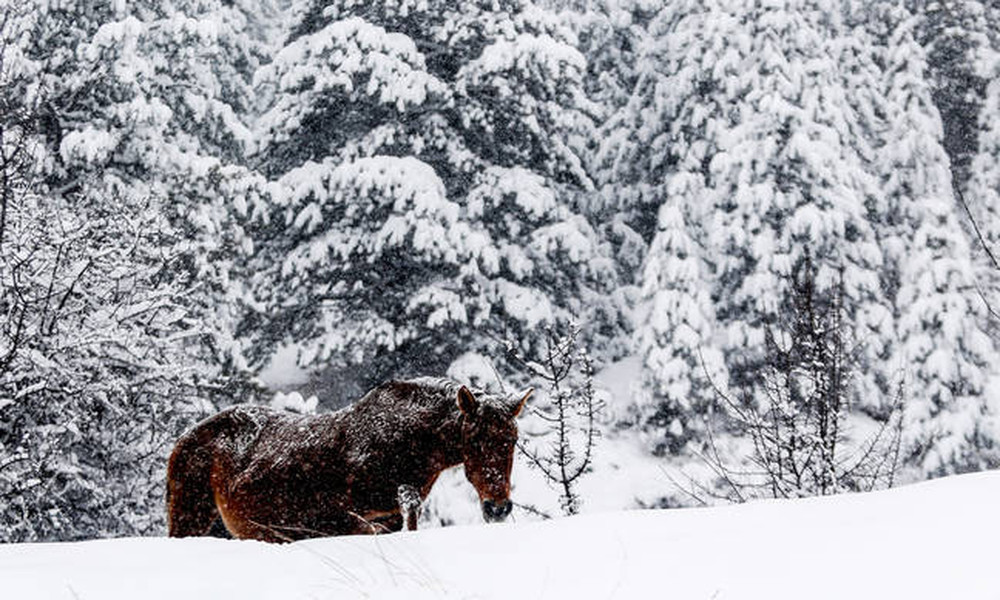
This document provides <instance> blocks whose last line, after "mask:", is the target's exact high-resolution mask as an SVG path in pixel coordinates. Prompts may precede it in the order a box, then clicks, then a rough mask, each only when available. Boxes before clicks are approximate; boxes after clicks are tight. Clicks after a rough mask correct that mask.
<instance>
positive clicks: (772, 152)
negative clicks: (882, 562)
mask: <svg viewBox="0 0 1000 600" xmlns="http://www.w3.org/2000/svg"><path fill="white" fill-rule="evenodd" d="M0 202H2V204H0V541H37V540H66V539H80V538H88V537H100V536H119V535H155V534H161V533H162V532H163V519H164V517H163V493H164V492H163V477H164V468H165V461H166V456H167V454H168V453H169V451H170V447H171V444H172V443H173V441H174V440H175V439H176V438H177V436H178V435H179V434H180V433H181V432H183V431H184V430H185V429H186V428H187V427H189V426H190V425H191V424H193V423H194V422H196V421H198V420H199V419H201V418H203V417H204V416H206V415H208V414H210V413H211V412H213V411H215V410H217V409H219V408H221V407H224V406H228V405H230V404H234V403H240V402H269V401H271V399H272V397H273V396H274V393H275V392H276V391H278V390H275V389H270V388H269V387H268V386H269V384H268V381H267V380H266V378H265V379H262V378H261V377H260V374H261V372H262V371H263V370H264V369H266V368H268V367H269V366H270V367H271V368H273V367H274V364H275V361H274V358H275V356H278V355H281V356H285V357H287V356H292V357H293V358H294V362H295V365H294V367H295V368H296V369H297V370H299V371H300V372H302V373H306V374H307V376H308V378H309V381H307V382H305V383H304V385H303V389H307V390H309V392H308V393H315V394H316V396H317V397H318V399H319V405H320V410H331V409H334V408H337V407H339V406H343V405H344V404H346V403H348V402H350V401H352V400H354V399H356V398H358V397H360V396H361V394H363V393H364V391H365V390H367V389H369V388H370V387H371V386H373V385H374V384H377V383H378V382H381V381H384V380H386V379H391V378H402V377H410V376H417V375H435V376H439V375H446V374H447V375H450V376H452V377H455V378H458V379H461V380H463V381H467V382H469V383H472V384H475V385H479V386H485V387H489V386H494V385H497V384H498V382H502V381H507V382H511V383H512V384H525V383H527V382H529V380H533V381H536V382H537V375H538V373H539V372H540V371H539V370H541V372H544V367H545V360H546V358H548V359H549V362H550V363H551V362H552V358H553V357H552V352H553V347H556V348H557V349H561V351H567V350H566V347H565V345H563V346H560V345H559V344H560V340H567V339H568V340H570V342H572V352H575V353H578V355H579V356H580V357H584V358H585V360H584V363H585V368H584V369H582V371H581V373H582V374H580V375H578V379H580V381H582V383H580V385H581V386H582V387H583V388H588V387H589V386H590V382H589V377H590V374H589V373H590V371H591V370H593V371H597V372H600V371H601V370H602V369H607V368H610V367H612V366H613V365H616V364H622V363H623V362H627V361H633V362H635V363H636V364H637V365H638V368H637V369H636V370H635V373H636V375H635V378H634V381H631V382H630V385H629V386H628V390H629V391H628V393H627V394H626V395H627V397H621V396H622V394H620V393H619V394H618V396H617V397H615V398H614V399H613V402H614V403H615V404H616V406H617V407H618V410H615V411H611V412H609V413H607V414H606V415H605V417H604V418H603V419H600V423H599V426H600V428H602V429H603V433H604V435H612V434H613V435H618V436H634V437H635V439H637V440H641V444H642V445H643V447H644V448H645V451H646V452H647V453H648V455H649V456H650V457H654V458H655V459H656V460H663V461H674V462H675V463H677V462H680V463H683V462H685V461H701V462H707V463H708V464H709V465H710V466H711V467H712V471H713V473H714V475H715V482H714V483H712V482H709V483H703V484H699V485H701V486H703V487H702V488H701V489H702V490H703V491H706V492H708V491H711V489H718V490H721V491H720V492H719V493H720V494H721V495H724V496H727V497H729V498H730V499H737V500H739V499H745V498H746V497H749V496H755V495H758V494H757V493H756V492H760V493H762V494H763V495H780V496H794V495H806V494H819V493H833V492H838V491H850V490H858V489H872V488H874V487H884V486H887V485H893V484H894V483H895V482H897V481H904V480H907V481H912V480H917V479H922V478H928V477H937V476H942V475H947V474H952V473H958V472H965V471H972V470H980V469H988V468H996V467H998V466H1000V314H998V313H1000V263H998V261H997V258H996V257H997V256H998V255H1000V218H998V215H997V214H996V212H997V211H1000V2H997V1H996V0H955V1H943V2H942V1H930V0H909V1H907V2H900V1H898V0H872V1H867V2H865V1H856V0H840V1H838V2H820V1H818V0H698V1H692V0H448V1H444V0H371V1H365V2H358V1H355V0H263V1H261V0H258V1H255V2H250V1H248V0H135V1H131V2H126V1H124V0H100V1H97V0H28V1H25V2H3V6H0ZM577 332H578V335H577ZM567 336H568V337H567ZM553 340H556V341H555V342H554V341H553ZM574 356H576V355H574ZM484 365H488V367H486V368H484ZM525 366H527V367H529V368H525ZM549 366H552V365H551V364H550V365H549ZM550 372H551V371H550ZM533 377H534V379H533ZM584 380H586V381H584ZM281 391H283V392H287V391H289V390H288V389H283V390H281ZM591 396H592V394H591ZM279 397H281V396H279ZM538 398H539V400H538V401H539V402H540V403H541V404H540V405H539V406H540V408H544V406H545V403H546V402H549V403H553V402H555V403H557V404H558V403H559V402H561V399H560V396H559V394H558V393H550V394H548V395H546V394H545V393H542V392H540V393H539V395H538ZM546 398H547V400H546ZM591 400H593V398H592V397H591ZM606 400H607V399H606ZM607 401H610V400H607ZM595 402H596V401H595ZM559 406H561V405H559ZM622 407H624V409H622ZM591 408H593V407H591ZM560 411H561V409H560ZM591 416H593V415H591ZM849 423H855V424H857V423H863V424H864V427H863V428H862V429H864V430H865V431H867V432H868V433H866V434H865V435H861V434H857V433H851V432H849V431H848V428H847V425H848V424H849ZM593 437H594V435H593V434H592V432H591V434H589V435H588V446H587V452H588V453H589V452H590V445H589V443H590V441H592V439H593ZM740 440H742V441H743V442H745V443H742V442H741V441H740ZM741 444H742V445H741ZM741 448H742V449H743V450H740V449H741ZM734 449H735V450H734ZM599 451H600V446H599V445H598V446H597V447H596V448H594V452H599ZM741 451H744V453H745V456H742V457H741V456H739V455H738V454H739V452H741ZM727 453H728V454H729V455H732V456H728V455H727ZM730 461H736V463H740V462H741V461H742V463H744V464H751V465H753V466H754V469H755V471H754V473H757V474H758V475H759V474H760V473H763V474H764V476H763V479H761V478H759V477H756V478H755V476H747V477H744V474H745V473H746V471H745V470H740V469H738V468H731V467H727V465H729V464H736V463H733V462H730ZM747 461H749V463H747ZM713 486H717V488H713ZM664 487H665V488H666V487H667V486H664ZM726 489H729V490H731V492H732V493H730V492H726V491H725V490H726ZM667 495H669V490H667V489H664V496H665V497H666V496H667Z"/></svg>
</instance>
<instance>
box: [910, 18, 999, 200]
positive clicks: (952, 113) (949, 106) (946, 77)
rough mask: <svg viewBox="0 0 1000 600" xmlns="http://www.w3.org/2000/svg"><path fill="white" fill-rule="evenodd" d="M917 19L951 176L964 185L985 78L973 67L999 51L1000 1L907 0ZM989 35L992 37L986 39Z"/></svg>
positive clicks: (974, 148)
mask: <svg viewBox="0 0 1000 600" xmlns="http://www.w3.org/2000/svg"><path fill="white" fill-rule="evenodd" d="M906 4H907V5H908V6H909V7H910V9H911V11H912V12H913V13H914V14H915V15H918V16H919V17H920V21H919V22H918V26H917V30H916V31H915V32H914V35H915V37H916V38H917V41H918V42H919V43H920V45H921V46H923V47H924V48H925V49H926V54H927V66H928V72H927V77H928V79H929V80H930V82H931V85H932V94H933V98H934V103H935V105H936V106H937V108H938V111H939V112H940V114H941V121H942V124H943V126H944V137H943V144H944V148H945V151H946V152H947V153H948V157H949V158H950V159H951V168H952V178H953V180H954V182H955V183H956V184H957V185H959V186H962V187H964V186H965V184H966V182H967V181H968V178H969V176H970V175H971V172H970V170H969V165H970V162H971V160H972V158H973V156H974V155H975V154H976V137H977V136H976V133H977V127H976V122H977V120H976V117H977V116H978V115H979V111H980V109H981V107H982V104H983V99H984V94H985V89H986V85H987V83H988V80H987V79H985V78H984V77H983V73H981V72H980V71H979V70H978V69H977V67H976V65H977V58H978V57H979V56H981V54H982V53H983V51H984V50H986V49H989V48H991V47H993V48H997V49H1000V45H998V44H1000V36H998V35H997V33H996V32H997V31H998V27H1000V14H998V13H1000V5H998V3H997V2H996V0H985V1H983V0H952V1H949V2H939V1H937V0H908V1H907V3H906ZM991 38H992V39H991Z"/></svg>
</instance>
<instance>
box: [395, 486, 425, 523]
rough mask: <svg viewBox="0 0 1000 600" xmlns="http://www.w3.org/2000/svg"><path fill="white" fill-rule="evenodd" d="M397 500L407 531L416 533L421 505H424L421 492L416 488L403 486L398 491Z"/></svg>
mask: <svg viewBox="0 0 1000 600" xmlns="http://www.w3.org/2000/svg"><path fill="white" fill-rule="evenodd" d="M396 499H397V501H398V502H399V513H400V514H401V515H402V516H403V523H404V524H405V527H406V530H407V531H416V530H417V521H418V520H419V519H420V505H421V504H422V503H423V499H422V498H421V497H420V490H419V489H418V488H417V487H415V486H412V485H407V484H403V485H401V486H399V488H398V489H397V490H396Z"/></svg>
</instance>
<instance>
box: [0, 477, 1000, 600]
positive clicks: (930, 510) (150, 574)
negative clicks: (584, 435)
mask: <svg viewBox="0 0 1000 600" xmlns="http://www.w3.org/2000/svg"><path fill="white" fill-rule="evenodd" d="M998 555H1000V472H990V473H980V474H974V475H965V476H960V477H951V478H945V479H940V480H936V481H932V482H927V483H922V484H917V485H912V486H906V487H902V488H897V489H894V490H890V491H887V492H878V493H873V494H856V495H844V496H838V497H830V498H817V499H808V500H797V501H768V502H757V503H751V504H745V505H739V506H727V507H719V508H705V509H683V510H680V509H679V510H649V511H626V512H609V513H599V514H589V515H584V516H579V517H573V518H565V519H558V520H552V521H545V522H531V523H525V522H521V523H508V524H503V525H491V526H465V527H452V528H444V529H434V530H428V531H421V532H416V533H400V534H393V535H386V536H377V537H342V538H331V539H324V540H312V541H308V542H300V543H296V544H290V545H285V546H278V545H268V544H263V543H258V542H243V541H226V540H215V539H186V540H173V539H120V540H104V541H93V542H83V543H63V544H25V545H10V546H0V597H2V598H11V599H18V600H32V599H36V598H39V599H40V598H53V599H55V598H59V599H67V600H74V599H82V600H119V599H121V600H135V599H139V598H142V599H156V598H164V599H167V598H169V599H171V600H178V599H181V598H183V599H185V600H191V599H197V598H206V599H212V600H219V599H228V598H238V599H241V600H243V599H252V598H274V599H276V600H278V599H280V600H294V599H298V598H303V599H305V598H317V599H319V598H331V599H332V598H337V599H343V598H407V599H410V598H575V599H576V598H670V599H687V598H691V599H697V600H710V599H718V600H724V599H738V598H739V599H758V598H759V599H767V600H775V599H778V598H794V599H796V600H798V599H802V598H809V599H817V598H831V599H832V598H836V599H851V600H859V599H865V598H877V599H895V598H900V599H906V600H913V599H917V598H927V599H928V600H930V599H934V600H939V599H945V598H956V599H959V598H960V599H962V600H974V599H979V598H982V599H984V600H985V599H989V600H996V599H998V598H1000V569H998V568H997V564H998V563H997V557H998Z"/></svg>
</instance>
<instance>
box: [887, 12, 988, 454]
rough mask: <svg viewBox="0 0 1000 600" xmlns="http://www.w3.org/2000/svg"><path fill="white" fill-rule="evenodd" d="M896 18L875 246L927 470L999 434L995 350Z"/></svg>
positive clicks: (896, 361)
mask: <svg viewBox="0 0 1000 600" xmlns="http://www.w3.org/2000/svg"><path fill="white" fill-rule="evenodd" d="M889 18H890V19H893V18H894V19H895V20H896V23H895V27H894V29H893V31H892V33H891V36H890V39H889V51H888V53H887V57H886V67H887V68H886V82H885V84H884V85H885V95H886V98H887V100H888V105H887V106H888V110H887V112H886V119H887V123H886V134H885V138H886V139H885V145H884V146H883V147H882V148H881V149H880V151H879V157H880V164H881V165H882V169H883V177H884V178H885V182H884V184H883V189H884V194H885V196H884V198H885V204H884V205H882V206H880V208H881V209H882V210H881V211H880V212H881V214H882V215H883V219H884V226H885V229H884V237H883V239H882V246H883V249H884V251H885V254H886V257H887V259H888V261H889V263H890V264H889V267H888V272H889V273H891V274H892V275H894V276H895V277H896V278H897V279H896V283H895V285H896V286H898V288H895V289H894V290H893V291H894V292H895V297H894V301H895V311H896V315H897V321H896V329H897V337H898V340H897V342H896V343H897V345H896V346H895V348H894V349H893V352H892V354H891V358H890V366H891V367H892V368H894V369H898V370H899V374H898V375H899V376H901V377H902V378H903V382H902V389H901V391H900V392H899V393H901V394H903V395H904V396H905V398H906V403H905V418H906V424H905V426H904V432H905V435H906V442H907V443H908V445H909V448H908V449H909V451H910V452H911V453H913V455H912V456H911V457H910V458H911V459H912V460H915V461H916V462H917V464H918V465H920V466H921V467H922V468H923V470H924V471H925V472H947V471H950V470H954V469H959V470H965V469H970V468H982V467H984V466H988V465H990V464H994V463H995V461H996V460H997V458H996V457H995V456H992V453H990V452H989V451H988V449H989V448H992V447H994V446H995V445H996V443H997V441H998V440H1000V438H998V437H997V436H998V435H1000V429H998V428H997V420H996V419H997V411H998V410H1000V404H998V403H996V402H994V401H992V400H991V397H992V396H993V394H992V389H993V387H992V386H991V385H990V381H991V378H993V377H995V375H994V373H995V368H996V367H995V366H994V365H996V364H998V360H1000V355H998V353H997V351H996V347H995V343H994V342H993V340H991V339H990V337H989V336H988V335H987V333H986V332H985V331H984V330H983V329H982V327H981V318H982V317H984V316H985V315H984V310H983V309H984V307H983V304H982V301H981V300H980V298H978V297H977V296H976V294H975V292H974V281H975V270H974V268H973V262H972V260H971V256H972V253H971V250H970V247H969V240H968V237H967V235H966V232H965V231H963V229H962V227H961V225H960V222H959V213H958V205H957V203H956V202H955V200H954V198H953V195H952V180H951V172H950V170H949V161H948V157H947V154H946V153H945V151H944V148H943V147H942V146H941V141H940V140H941V139H942V134H943V132H942V127H941V122H940V118H939V117H938V111H937V109H936V108H935V107H934V105H933V104H932V100H931V90H930V86H928V84H927V82H926V80H925V79H924V73H925V72H926V68H927V67H926V62H925V60H924V54H923V51H922V49H921V48H920V47H919V46H918V45H917V44H916V42H915V41H914V38H913V24H914V21H913V19H912V18H907V16H906V15H905V14H903V15H899V14H896V15H889Z"/></svg>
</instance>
